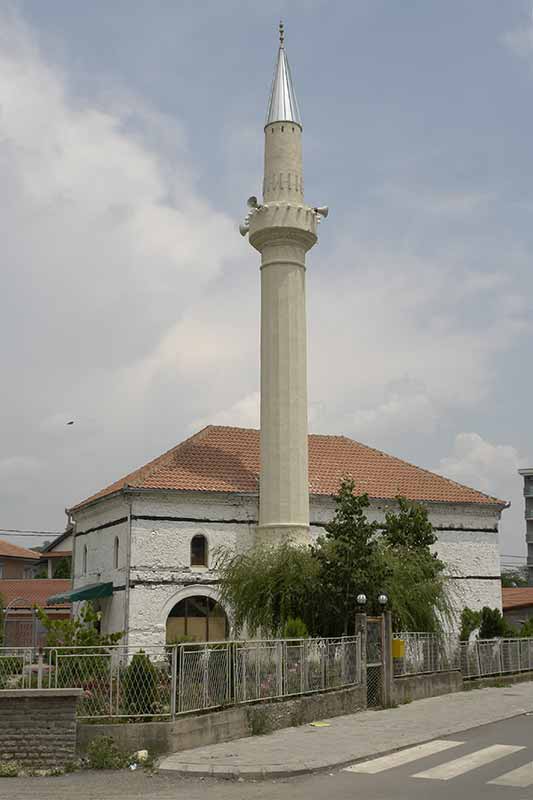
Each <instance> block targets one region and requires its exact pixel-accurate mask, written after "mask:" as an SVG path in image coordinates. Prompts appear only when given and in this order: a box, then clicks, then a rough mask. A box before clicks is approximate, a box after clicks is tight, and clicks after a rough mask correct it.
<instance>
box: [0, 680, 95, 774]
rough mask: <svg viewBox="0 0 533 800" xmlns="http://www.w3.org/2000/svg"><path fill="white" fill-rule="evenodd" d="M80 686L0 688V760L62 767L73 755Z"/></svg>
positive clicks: (44, 766)
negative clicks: (66, 687) (75, 687)
mask: <svg viewBox="0 0 533 800" xmlns="http://www.w3.org/2000/svg"><path fill="white" fill-rule="evenodd" d="M82 694H83V691H82V690H81V689H1V690H0V762H16V763H17V764H19V765H20V766H21V767H22V768H29V769H51V768H52V767H62V766H64V765H65V764H66V763H67V762H69V761H72V760H73V759H74V758H75V757H76V704H77V702H78V697H80V696H81V695H82Z"/></svg>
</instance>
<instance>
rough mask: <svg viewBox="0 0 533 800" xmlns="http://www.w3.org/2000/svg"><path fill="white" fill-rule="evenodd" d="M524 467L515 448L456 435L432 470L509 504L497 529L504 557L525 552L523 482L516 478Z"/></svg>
mask: <svg viewBox="0 0 533 800" xmlns="http://www.w3.org/2000/svg"><path fill="white" fill-rule="evenodd" d="M525 466H528V459H527V458H526V457H525V456H524V455H523V454H521V453H520V452H519V451H518V450H517V448H516V447H513V446H512V445H506V444H493V443H492V442H490V441H487V440H486V439H484V438H483V437H482V436H480V435H479V434H478V433H459V434H457V436H456V437H455V440H454V443H453V447H452V451H451V453H450V455H448V456H446V457H445V458H442V459H441V460H440V462H439V463H438V465H437V467H436V468H435V472H439V473H441V474H442V475H446V477H448V478H452V479H453V480H455V481H458V482H459V483H463V484H466V485H467V486H472V487H474V488H476V489H480V490H481V491H483V492H486V493H487V494H490V495H492V496H495V497H498V498H500V499H502V500H508V501H510V502H511V508H510V509H508V510H506V511H504V512H503V515H502V525H501V534H502V535H501V537H500V538H503V539H504V542H501V551H502V552H503V553H504V554H506V555H515V554H517V555H520V554H522V553H523V552H524V548H525V523H524V498H523V494H522V489H523V479H522V478H521V477H520V476H519V475H518V470H519V469H520V468H521V467H525Z"/></svg>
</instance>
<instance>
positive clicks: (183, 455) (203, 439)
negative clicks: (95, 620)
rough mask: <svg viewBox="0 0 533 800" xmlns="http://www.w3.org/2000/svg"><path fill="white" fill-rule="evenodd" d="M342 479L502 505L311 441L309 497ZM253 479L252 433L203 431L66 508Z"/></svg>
mask: <svg viewBox="0 0 533 800" xmlns="http://www.w3.org/2000/svg"><path fill="white" fill-rule="evenodd" d="M349 476H351V477H353V479H354V480H355V484H356V486H355V491H356V492H366V493H368V495H369V496H370V497H372V498H373V499H383V500H391V499H394V498H395V497H398V496H400V495H403V496H406V497H408V498H410V499H412V500H418V501H419V502H432V503H439V502H440V503H446V504H449V505H458V504H460V505H475V506H480V505H483V506H493V507H496V508H498V509H500V510H501V509H503V508H505V507H507V505H508V504H507V503H506V502H505V501H503V500H499V499H498V498H496V497H491V496H490V495H486V494H484V493H482V492H479V491H477V490H475V489H471V488H470V487H467V486H464V485H462V484H459V483H457V482H456V481H453V480H451V479H449V478H445V477H443V476H441V475H437V474H435V473H432V472H429V471H428V470H425V469H423V468H421V467H417V466H415V465H413V464H410V463H409V462H406V461H403V460H401V459H399V458H396V457H395V456H390V455H388V454H386V453H383V452H382V451H380V450H376V449H374V448H371V447H368V446H367V445H363V444H361V443H359V442H356V441H354V440H352V439H348V438H347V437H345V436H320V435H311V436H310V437H309V489H310V494H311V495H312V496H331V495H333V494H335V493H336V491H337V490H338V487H339V484H340V480H341V479H342V477H349ZM258 478H259V432H258V431H256V430H252V429H247V428H230V427H225V426H208V427H207V428H204V429H203V430H201V431H199V432H198V433H196V434H194V435H193V436H191V437H190V438H189V439H186V440H185V441H184V442H181V443H180V444H178V445H176V446H175V447H173V448H172V449H170V450H168V451H167V452H166V453H164V454H163V455H161V456H159V457H157V458H155V459H153V460H152V461H150V462H148V463H147V464H145V465H144V466H143V467H141V468H140V469H137V470H134V471H133V472H130V473H128V475H126V476H124V477H123V478H121V479H120V480H118V481H115V482H114V483H112V484H110V485H109V486H107V487H106V488H104V489H102V490H100V491H99V492H97V493H96V494H94V495H92V496H90V497H88V498H87V499H86V500H84V501H82V502H81V503H78V504H77V505H75V506H73V507H72V508H71V509H70V510H69V513H74V512H76V511H79V510H80V509H82V508H85V507H87V506H89V505H92V504H93V503H95V502H98V501H99V500H101V499H103V498H111V497H116V496H117V495H121V494H123V493H125V492H134V491H154V492H157V491H165V492H169V491H170V492H172V491H190V492H209V493H212V494H216V493H223V494H228V493H230V494H248V495H250V494H251V495H254V494H255V495H257V493H258V489H259V485H258V484H259V480H258Z"/></svg>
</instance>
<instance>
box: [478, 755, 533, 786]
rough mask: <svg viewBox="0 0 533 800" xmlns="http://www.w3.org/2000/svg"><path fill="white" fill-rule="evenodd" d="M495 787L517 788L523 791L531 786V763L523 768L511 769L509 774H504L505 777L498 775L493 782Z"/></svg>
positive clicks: (532, 778) (532, 779) (532, 766)
mask: <svg viewBox="0 0 533 800" xmlns="http://www.w3.org/2000/svg"><path fill="white" fill-rule="evenodd" d="M488 782H489V783H494V784H495V785H496V786H517V787H518V788H520V789H524V788H525V787H526V786H532V785H533V762H532V763H531V764H525V765H524V766H523V767H518V769H513V770H511V772H506V773H505V775H500V777H499V778H494V780H493V781H488Z"/></svg>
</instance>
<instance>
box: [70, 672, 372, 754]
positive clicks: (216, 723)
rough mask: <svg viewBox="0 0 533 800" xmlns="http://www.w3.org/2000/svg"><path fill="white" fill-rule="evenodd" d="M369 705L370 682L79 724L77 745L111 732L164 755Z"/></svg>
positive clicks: (125, 743)
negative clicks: (195, 711) (157, 716)
mask: <svg viewBox="0 0 533 800" xmlns="http://www.w3.org/2000/svg"><path fill="white" fill-rule="evenodd" d="M364 708H366V687H362V686H354V687H351V688H349V689H338V690H335V691H331V692H324V693H323V694H312V695H304V696H302V697H294V698H291V699H290V700H286V699H283V700H279V701H275V702H270V703H256V704H254V705H240V706H234V707H233V708H227V709H222V710H221V711H214V712H212V713H209V714H199V715H195V716H188V717H178V718H177V719H176V720H174V721H172V722H140V723H129V724H120V723H118V724H115V723H113V724H108V725H107V724H104V725H102V724H92V723H79V724H78V750H79V752H80V754H83V753H85V752H86V750H87V746H88V744H89V742H90V741H91V740H92V739H94V738H95V737H96V736H112V737H113V739H114V740H115V741H116V743H117V744H118V746H119V747H120V748H121V749H122V750H124V751H125V752H134V751H136V750H141V749H147V750H150V751H151V752H153V753H155V754H157V755H161V754H163V753H177V752H180V751H181V750H190V749H192V748H193V747H202V746H204V745H208V744H216V743H217V742H231V741H233V740H234V739H241V738H243V737H245V736H253V735H254V734H260V733H271V732H272V731H275V730H279V729H280V728H288V727H292V726H295V725H304V724H306V723H308V722H313V721H315V720H320V719H325V718H328V717H336V716H341V715H342V714H353V713H354V712H355V711H361V710H363V709H364Z"/></svg>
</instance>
